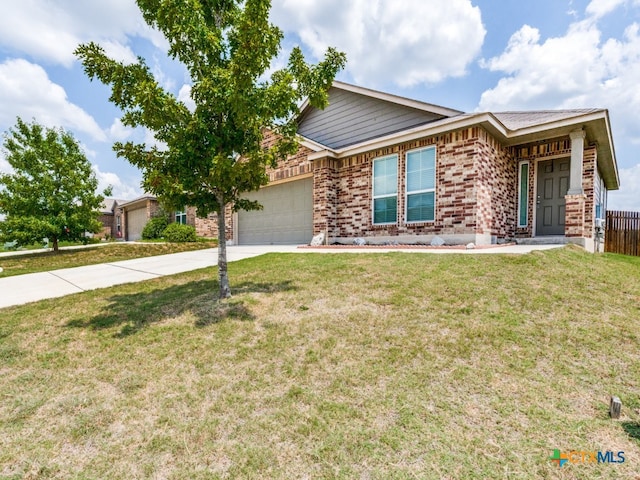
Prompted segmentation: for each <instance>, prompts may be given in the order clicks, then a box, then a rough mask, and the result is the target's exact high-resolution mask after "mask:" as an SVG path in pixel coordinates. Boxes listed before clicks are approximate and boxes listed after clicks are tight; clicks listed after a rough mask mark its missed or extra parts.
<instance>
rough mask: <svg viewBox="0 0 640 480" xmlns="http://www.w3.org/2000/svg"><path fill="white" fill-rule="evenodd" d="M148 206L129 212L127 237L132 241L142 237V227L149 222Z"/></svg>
mask: <svg viewBox="0 0 640 480" xmlns="http://www.w3.org/2000/svg"><path fill="white" fill-rule="evenodd" d="M147 220H148V219H147V208H146V207H145V208H139V209H137V210H130V211H128V212H127V238H128V240H130V241H136V240H140V239H141V238H142V229H143V228H144V226H145V225H146V224H147Z"/></svg>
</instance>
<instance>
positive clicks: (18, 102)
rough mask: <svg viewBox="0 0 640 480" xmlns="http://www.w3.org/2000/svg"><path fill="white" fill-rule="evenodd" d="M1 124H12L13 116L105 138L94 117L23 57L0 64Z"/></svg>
mask: <svg viewBox="0 0 640 480" xmlns="http://www.w3.org/2000/svg"><path fill="white" fill-rule="evenodd" d="M0 105H2V109H0V125H2V126H6V127H9V126H11V125H13V124H15V120H16V116H20V117H21V118H22V119H23V120H25V121H27V122H29V121H31V120H32V119H34V118H35V120H36V121H37V122H38V123H41V124H43V125H46V126H49V127H64V128H68V129H70V130H73V131H80V132H84V133H86V134H88V135H90V136H91V137H92V138H93V139H94V140H99V141H104V140H106V135H105V133H104V132H103V131H102V130H101V129H100V127H99V126H98V124H97V123H96V121H95V120H94V118H93V117H92V116H91V115H89V114H88V113H87V112H85V111H84V110H83V109H82V108H80V107H78V106H77V105H75V104H73V103H71V102H69V100H68V98H67V93H66V92H65V90H64V88H62V87H61V86H60V85H58V84H55V83H53V82H52V81H51V80H50V79H49V76H48V75H47V72H45V70H44V69H43V68H42V67H40V66H39V65H35V64H33V63H30V62H27V61H26V60H7V61H5V62H4V63H1V64H0Z"/></svg>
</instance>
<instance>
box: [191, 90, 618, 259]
mask: <svg viewBox="0 0 640 480" xmlns="http://www.w3.org/2000/svg"><path fill="white" fill-rule="evenodd" d="M298 132H299V135H300V149H299V151H298V153H297V154H296V155H295V156H292V157H290V158H289V159H287V160H286V161H284V162H282V163H281V164H280V165H279V166H278V168H277V169H275V170H272V171H270V172H269V177H270V183H269V185H268V186H266V187H263V188H262V189H260V191H258V192H252V193H249V194H247V197H248V198H251V199H256V200H258V201H260V203H261V204H262V205H263V206H264V209H263V210H261V211H255V212H242V211H241V212H238V213H237V214H233V215H232V216H231V219H230V221H229V225H227V238H228V239H229V240H231V241H233V242H235V243H239V244H256V243H264V244H276V243H299V244H304V243H308V242H309V241H310V240H311V238H312V236H313V235H316V234H318V233H320V232H324V233H325V234H326V238H327V242H328V243H333V242H340V243H352V242H353V240H354V239H355V238H358V237H361V238H364V239H366V240H367V242H369V243H385V242H399V243H429V242H430V241H431V240H432V239H433V238H434V237H435V236H439V237H441V238H442V239H443V240H445V241H446V242H447V243H450V244H466V243H469V242H473V243H475V244H477V245H488V244H495V243H501V242H505V241H513V240H520V241H526V240H527V239H538V240H540V239H542V240H548V241H566V242H571V243H576V244H579V245H582V246H584V247H585V248H586V249H588V250H590V251H594V249H595V248H596V239H597V235H596V229H597V226H598V223H599V221H597V219H602V218H604V216H605V210H606V203H607V192H608V191H609V190H616V189H618V188H619V183H620V181H619V175H618V169H617V165H616V158H615V150H614V145H613V138H612V134H611V127H610V122H609V114H608V111H607V110H606V109H598V108H588V109H575V110H555V111H524V112H493V113H492V112H481V113H464V112H460V111H457V110H453V109H450V108H445V107H440V106H437V105H432V104H428V103H424V102H420V101H416V100H411V99H407V98H403V97H399V96H395V95H390V94H387V93H383V92H378V91H374V90H370V89H366V88H362V87H358V86H354V85H349V84H345V83H341V82H335V83H334V85H333V86H332V88H331V89H330V90H329V105H328V107H327V108H326V109H325V110H318V109H315V108H313V107H312V106H310V105H309V104H305V105H303V106H302V109H301V115H300V117H299V127H298ZM269 141H273V137H272V136H270V134H269V133H267V134H266V136H265V142H267V143H268V142H269ZM197 222H198V220H196V224H197ZM208 228H209V231H210V235H211V236H215V235H217V228H216V226H215V220H214V219H210V220H209V227H208Z"/></svg>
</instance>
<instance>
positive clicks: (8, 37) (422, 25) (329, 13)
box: [0, 0, 640, 210]
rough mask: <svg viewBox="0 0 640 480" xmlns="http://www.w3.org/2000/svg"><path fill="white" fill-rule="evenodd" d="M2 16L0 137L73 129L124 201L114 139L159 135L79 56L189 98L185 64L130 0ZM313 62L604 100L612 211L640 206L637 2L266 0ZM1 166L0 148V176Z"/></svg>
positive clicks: (489, 90) (490, 100)
mask: <svg viewBox="0 0 640 480" xmlns="http://www.w3.org/2000/svg"><path fill="white" fill-rule="evenodd" d="M7 4H8V5H3V15H2V17H1V18H0V105H2V108H1V109H0V131H6V130H7V129H8V128H9V127H11V126H12V125H13V124H14V123H15V118H16V116H21V117H22V118H23V119H25V120H31V119H34V118H35V119H36V120H37V121H38V122H40V123H44V124H46V125H50V126H61V127H64V128H65V129H67V130H70V131H72V132H73V133H74V135H75V136H76V138H77V139H78V140H79V141H80V142H81V143H82V145H83V147H84V149H85V151H86V153H87V157H88V158H89V159H90V160H91V162H92V163H93V165H94V168H95V170H96V174H97V176H98V178H99V180H100V183H101V186H103V187H106V186H107V185H112V186H113V187H114V196H116V197H119V198H125V199H130V198H133V197H135V196H136V195H138V194H140V193H142V192H141V189H140V179H141V175H140V172H138V171H137V170H136V169H135V168H134V167H132V166H130V165H129V164H128V163H127V162H126V160H122V159H118V158H116V157H115V155H114V153H113V151H112V150H111V145H112V144H113V142H114V141H117V140H126V139H134V140H136V139H137V140H143V139H144V140H146V141H148V142H152V141H153V138H152V135H150V134H149V133H148V132H145V131H143V130H137V131H131V130H130V129H128V128H125V127H123V126H122V125H121V124H120V123H119V117H120V115H121V113H120V112H119V110H118V109H116V108H115V107H114V106H113V105H111V104H110V103H109V102H108V97H109V90H108V89H107V88H106V87H104V86H103V85H101V84H100V83H98V82H90V81H89V80H88V79H87V78H86V76H85V75H84V73H83V71H82V67H81V65H80V64H79V63H78V61H77V60H76V59H75V58H74V56H73V53H72V52H73V50H74V49H75V48H76V46H77V45H78V44H79V43H83V42H88V41H90V40H94V41H96V42H98V43H100V44H101V45H103V46H104V47H105V49H106V50H107V52H108V53H109V54H110V55H112V56H113V57H115V58H118V59H121V60H125V61H133V60H134V59H135V56H136V55H141V56H143V57H145V58H146V59H147V63H148V64H149V65H150V66H151V67H152V68H153V70H154V74H155V75H156V77H157V78H158V80H159V81H160V82H161V83H162V84H163V85H164V86H165V87H166V88H167V89H169V90H170V91H172V92H173V93H174V94H175V95H176V96H179V97H180V98H182V99H184V100H185V101H188V93H189V88H188V85H189V79H188V78H187V77H186V76H185V72H184V69H183V68H182V67H181V66H180V65H179V64H176V63H174V62H170V61H168V60H167V58H166V55H165V51H166V46H167V45H166V42H165V40H164V39H163V38H162V36H161V35H159V34H158V33H157V32H155V31H153V30H151V29H150V28H149V27H148V26H146V25H145V24H144V22H143V21H142V18H141V16H140V14H139V12H138V9H137V7H136V5H135V1H134V0H110V1H108V2H105V1H104V0H83V1H78V0H57V1H56V2H51V1H48V0H21V1H20V2H7ZM272 20H273V21H274V22H275V23H276V24H277V25H278V26H280V27H281V28H282V29H283V31H284V32H285V41H284V42H283V53H282V56H281V58H278V59H276V60H275V62H274V66H277V65H278V64H280V63H283V62H284V61H285V59H286V56H287V53H288V51H289V50H290V49H291V47H292V46H293V45H300V46H302V47H303V50H304V51H305V53H306V54H307V57H308V59H309V60H311V61H313V60H316V59H317V57H318V55H320V54H321V53H322V52H323V51H324V50H325V49H326V47H327V46H329V45H331V46H335V47H337V48H339V49H341V50H343V51H345V52H346V53H347V56H348V65H347V68H346V70H345V71H344V72H342V73H341V74H340V75H339V77H338V78H339V79H340V80H342V81H346V82H349V83H354V84H356V85H360V86H364V87H369V88H375V89H379V90H383V91H386V92H391V93H395V94H399V95H403V96H407V97H411V98H415V99H418V100H423V101H426V102H429V103H435V104H439V105H443V106H446V107H451V108H455V109H459V110H464V111H468V112H472V111H504V110H540V109H554V108H581V107H601V108H608V109H609V112H610V117H611V123H612V130H613V137H614V144H615V148H616V154H617V161H618V167H619V169H620V178H621V183H622V187H621V189H620V191H618V192H612V193H611V194H610V197H609V208H611V209H625V210H640V157H639V156H638V155H637V152H638V149H639V148H640V122H638V121H637V112H639V111H640V87H639V85H638V83H639V81H640V0H518V1H515V0H403V1H397V0H322V1H320V0H273V8H272ZM8 169H9V165H8V164H7V162H6V160H4V159H3V158H2V157H1V156H0V170H1V171H8Z"/></svg>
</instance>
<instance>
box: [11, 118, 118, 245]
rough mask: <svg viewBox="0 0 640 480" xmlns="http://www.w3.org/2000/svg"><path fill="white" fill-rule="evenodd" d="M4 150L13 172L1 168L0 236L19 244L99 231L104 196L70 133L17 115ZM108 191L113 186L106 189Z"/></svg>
mask: <svg viewBox="0 0 640 480" xmlns="http://www.w3.org/2000/svg"><path fill="white" fill-rule="evenodd" d="M3 147H4V152H3V153H4V156H5V158H6V160H7V162H9V165H11V167H12V169H13V172H12V173H0V213H2V214H4V215H5V220H4V221H3V222H0V241H4V242H6V241H15V242H17V243H18V244H19V245H29V244H33V243H39V242H41V241H42V239H43V238H48V239H49V240H50V241H51V242H52V245H53V250H54V252H57V251H58V242H59V241H60V240H70V241H73V240H81V239H84V238H86V237H85V232H90V233H96V232H98V231H99V230H100V228H101V227H102V225H101V223H100V222H99V221H98V216H99V215H100V206H101V204H102V201H103V200H104V197H103V196H102V195H99V194H97V192H96V190H97V188H98V181H97V179H96V176H95V174H94V172H93V170H92V168H91V164H90V163H89V161H88V160H87V158H86V157H85V155H84V153H83V152H82V150H81V149H80V146H79V145H78V142H77V141H76V140H75V138H74V137H73V135H71V133H69V132H66V131H64V130H63V129H54V128H45V127H43V126H42V125H39V124H38V123H36V122H35V121H33V122H32V123H30V124H28V123H25V122H24V121H22V119H20V118H18V119H17V123H16V125H15V126H14V127H13V128H11V129H9V131H8V132H6V133H5V134H4V143H3ZM105 194H107V195H108V194H109V192H108V191H107V192H105Z"/></svg>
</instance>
